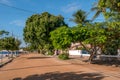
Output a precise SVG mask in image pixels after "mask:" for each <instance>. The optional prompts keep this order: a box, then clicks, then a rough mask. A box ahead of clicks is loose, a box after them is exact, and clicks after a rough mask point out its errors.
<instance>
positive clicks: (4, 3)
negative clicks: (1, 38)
mask: <svg viewBox="0 0 120 80" xmlns="http://www.w3.org/2000/svg"><path fill="white" fill-rule="evenodd" d="M96 1H97V0H0V30H6V31H9V32H10V35H13V36H14V37H16V38H18V39H19V40H21V41H22V44H21V46H25V45H26V44H25V43H24V41H23V29H24V27H25V22H26V20H27V18H29V17H30V16H32V15H33V14H41V13H43V12H49V13H50V14H53V15H56V16H57V15H62V16H63V17H64V18H65V22H66V23H67V24H68V25H69V26H70V27H72V26H75V25H76V24H75V23H73V22H71V21H69V18H72V15H73V13H75V12H76V11H77V10H80V9H82V10H84V11H86V12H88V13H89V12H90V14H89V16H88V19H91V18H92V17H93V15H94V12H91V8H92V7H93V5H94V3H95V2H96ZM99 19H101V17H99ZM99 19H97V20H99Z"/></svg>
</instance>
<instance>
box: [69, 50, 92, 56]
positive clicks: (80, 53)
mask: <svg viewBox="0 0 120 80" xmlns="http://www.w3.org/2000/svg"><path fill="white" fill-rule="evenodd" d="M69 55H71V56H72V55H75V56H90V54H88V52H87V51H85V50H69Z"/></svg>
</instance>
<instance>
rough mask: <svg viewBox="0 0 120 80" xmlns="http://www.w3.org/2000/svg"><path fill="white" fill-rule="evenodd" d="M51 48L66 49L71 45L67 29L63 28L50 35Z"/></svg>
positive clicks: (69, 32)
mask: <svg viewBox="0 0 120 80" xmlns="http://www.w3.org/2000/svg"><path fill="white" fill-rule="evenodd" d="M50 35H51V37H50V39H51V40H52V43H53V46H54V48H55V49H66V48H68V47H69V46H70V45H71V42H72V40H73V38H72V37H73V36H72V32H71V29H70V28H69V27H66V26H63V27H60V28H57V29H56V30H54V31H52V32H51V33H50Z"/></svg>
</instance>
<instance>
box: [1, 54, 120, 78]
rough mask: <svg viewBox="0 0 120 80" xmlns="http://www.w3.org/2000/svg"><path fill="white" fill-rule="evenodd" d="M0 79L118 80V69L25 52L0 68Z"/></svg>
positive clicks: (119, 73)
mask: <svg viewBox="0 0 120 80" xmlns="http://www.w3.org/2000/svg"><path fill="white" fill-rule="evenodd" d="M0 80H120V69H119V68H117V69H114V68H111V67H108V68H107V67H105V66H103V67H101V66H98V65H89V64H88V65H87V64H71V63H69V62H67V61H62V60H58V59H57V58H54V57H45V56H42V55H40V54H25V55H21V56H20V57H18V58H16V59H15V60H13V62H11V63H9V64H7V65H5V66H4V67H2V68H0Z"/></svg>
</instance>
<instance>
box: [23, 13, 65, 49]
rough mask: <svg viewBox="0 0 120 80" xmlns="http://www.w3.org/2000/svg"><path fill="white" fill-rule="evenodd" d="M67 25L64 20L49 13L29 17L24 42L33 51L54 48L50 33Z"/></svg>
mask: <svg viewBox="0 0 120 80" xmlns="http://www.w3.org/2000/svg"><path fill="white" fill-rule="evenodd" d="M64 25H66V24H65V22H64V18H63V17H62V16H61V15H59V16H54V15H52V14H50V13H48V12H44V13H42V14H35V15H32V16H31V17H29V18H28V19H27V21H26V26H25V28H24V40H25V42H26V43H28V44H29V45H30V46H31V48H32V49H46V48H47V49H50V48H52V45H51V41H50V39H49V38H50V35H49V33H50V32H51V31H53V30H55V29H56V28H58V27H60V26H64Z"/></svg>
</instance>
